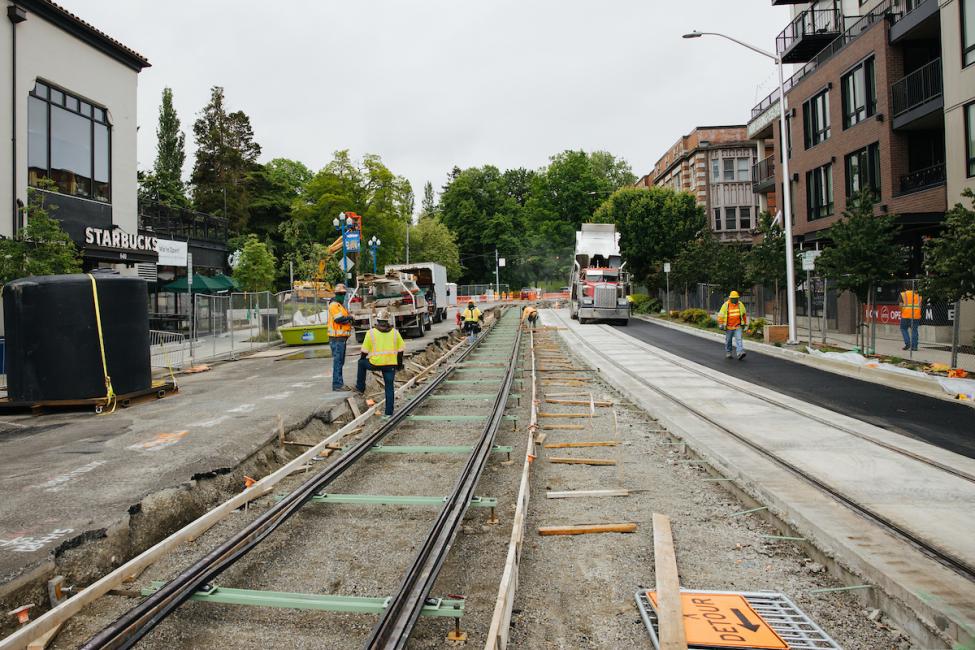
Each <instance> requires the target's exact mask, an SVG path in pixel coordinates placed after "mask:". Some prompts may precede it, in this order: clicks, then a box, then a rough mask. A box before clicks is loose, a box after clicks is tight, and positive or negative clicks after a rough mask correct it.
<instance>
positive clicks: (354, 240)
mask: <svg viewBox="0 0 975 650" xmlns="http://www.w3.org/2000/svg"><path fill="white" fill-rule="evenodd" d="M359 241H360V240H359V231H358V230H346V231H345V250H346V251H348V252H350V253H358V252H359Z"/></svg>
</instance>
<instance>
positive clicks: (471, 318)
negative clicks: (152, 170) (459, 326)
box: [461, 307, 481, 323]
mask: <svg viewBox="0 0 975 650" xmlns="http://www.w3.org/2000/svg"><path fill="white" fill-rule="evenodd" d="M461 318H463V319H464V322H465V323H476V322H477V321H479V320H481V310H480V309H478V308H477V307H475V308H474V309H465V310H464V313H463V314H461Z"/></svg>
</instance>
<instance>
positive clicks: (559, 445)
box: [545, 440, 620, 449]
mask: <svg viewBox="0 0 975 650" xmlns="http://www.w3.org/2000/svg"><path fill="white" fill-rule="evenodd" d="M618 444H620V443H619V441H618V440H589V441H586V442H553V443H551V444H548V445H545V448H546V449H572V448H574V447H615V446H616V445H618Z"/></svg>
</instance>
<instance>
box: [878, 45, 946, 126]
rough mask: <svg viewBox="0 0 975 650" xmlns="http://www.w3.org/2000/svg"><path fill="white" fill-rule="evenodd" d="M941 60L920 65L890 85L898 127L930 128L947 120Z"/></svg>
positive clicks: (892, 110)
mask: <svg viewBox="0 0 975 650" xmlns="http://www.w3.org/2000/svg"><path fill="white" fill-rule="evenodd" d="M943 90H944V89H943V83H942V75H941V59H935V60H934V61H931V62H930V63H927V64H925V65H924V66H922V67H920V68H918V69H917V70H915V71H914V72H912V73H911V74H909V75H907V76H906V77H904V78H903V79H901V80H899V81H896V82H894V84H893V85H892V86H891V87H890V92H891V98H892V103H891V113H892V114H893V117H894V122H893V126H894V129H903V130H907V129H926V128H931V127H932V126H933V123H934V122H938V121H939V120H943V119H944V114H943V111H944V94H943Z"/></svg>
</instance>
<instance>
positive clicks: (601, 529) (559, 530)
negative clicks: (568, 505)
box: [538, 523, 637, 535]
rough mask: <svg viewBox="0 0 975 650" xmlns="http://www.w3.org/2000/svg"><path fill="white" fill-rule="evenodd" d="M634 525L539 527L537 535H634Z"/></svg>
mask: <svg viewBox="0 0 975 650" xmlns="http://www.w3.org/2000/svg"><path fill="white" fill-rule="evenodd" d="M636 528H637V526H636V524H634V523H622V524H579V525H576V526H539V527H538V534H539V535H590V534H592V533H635V532H636Z"/></svg>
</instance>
